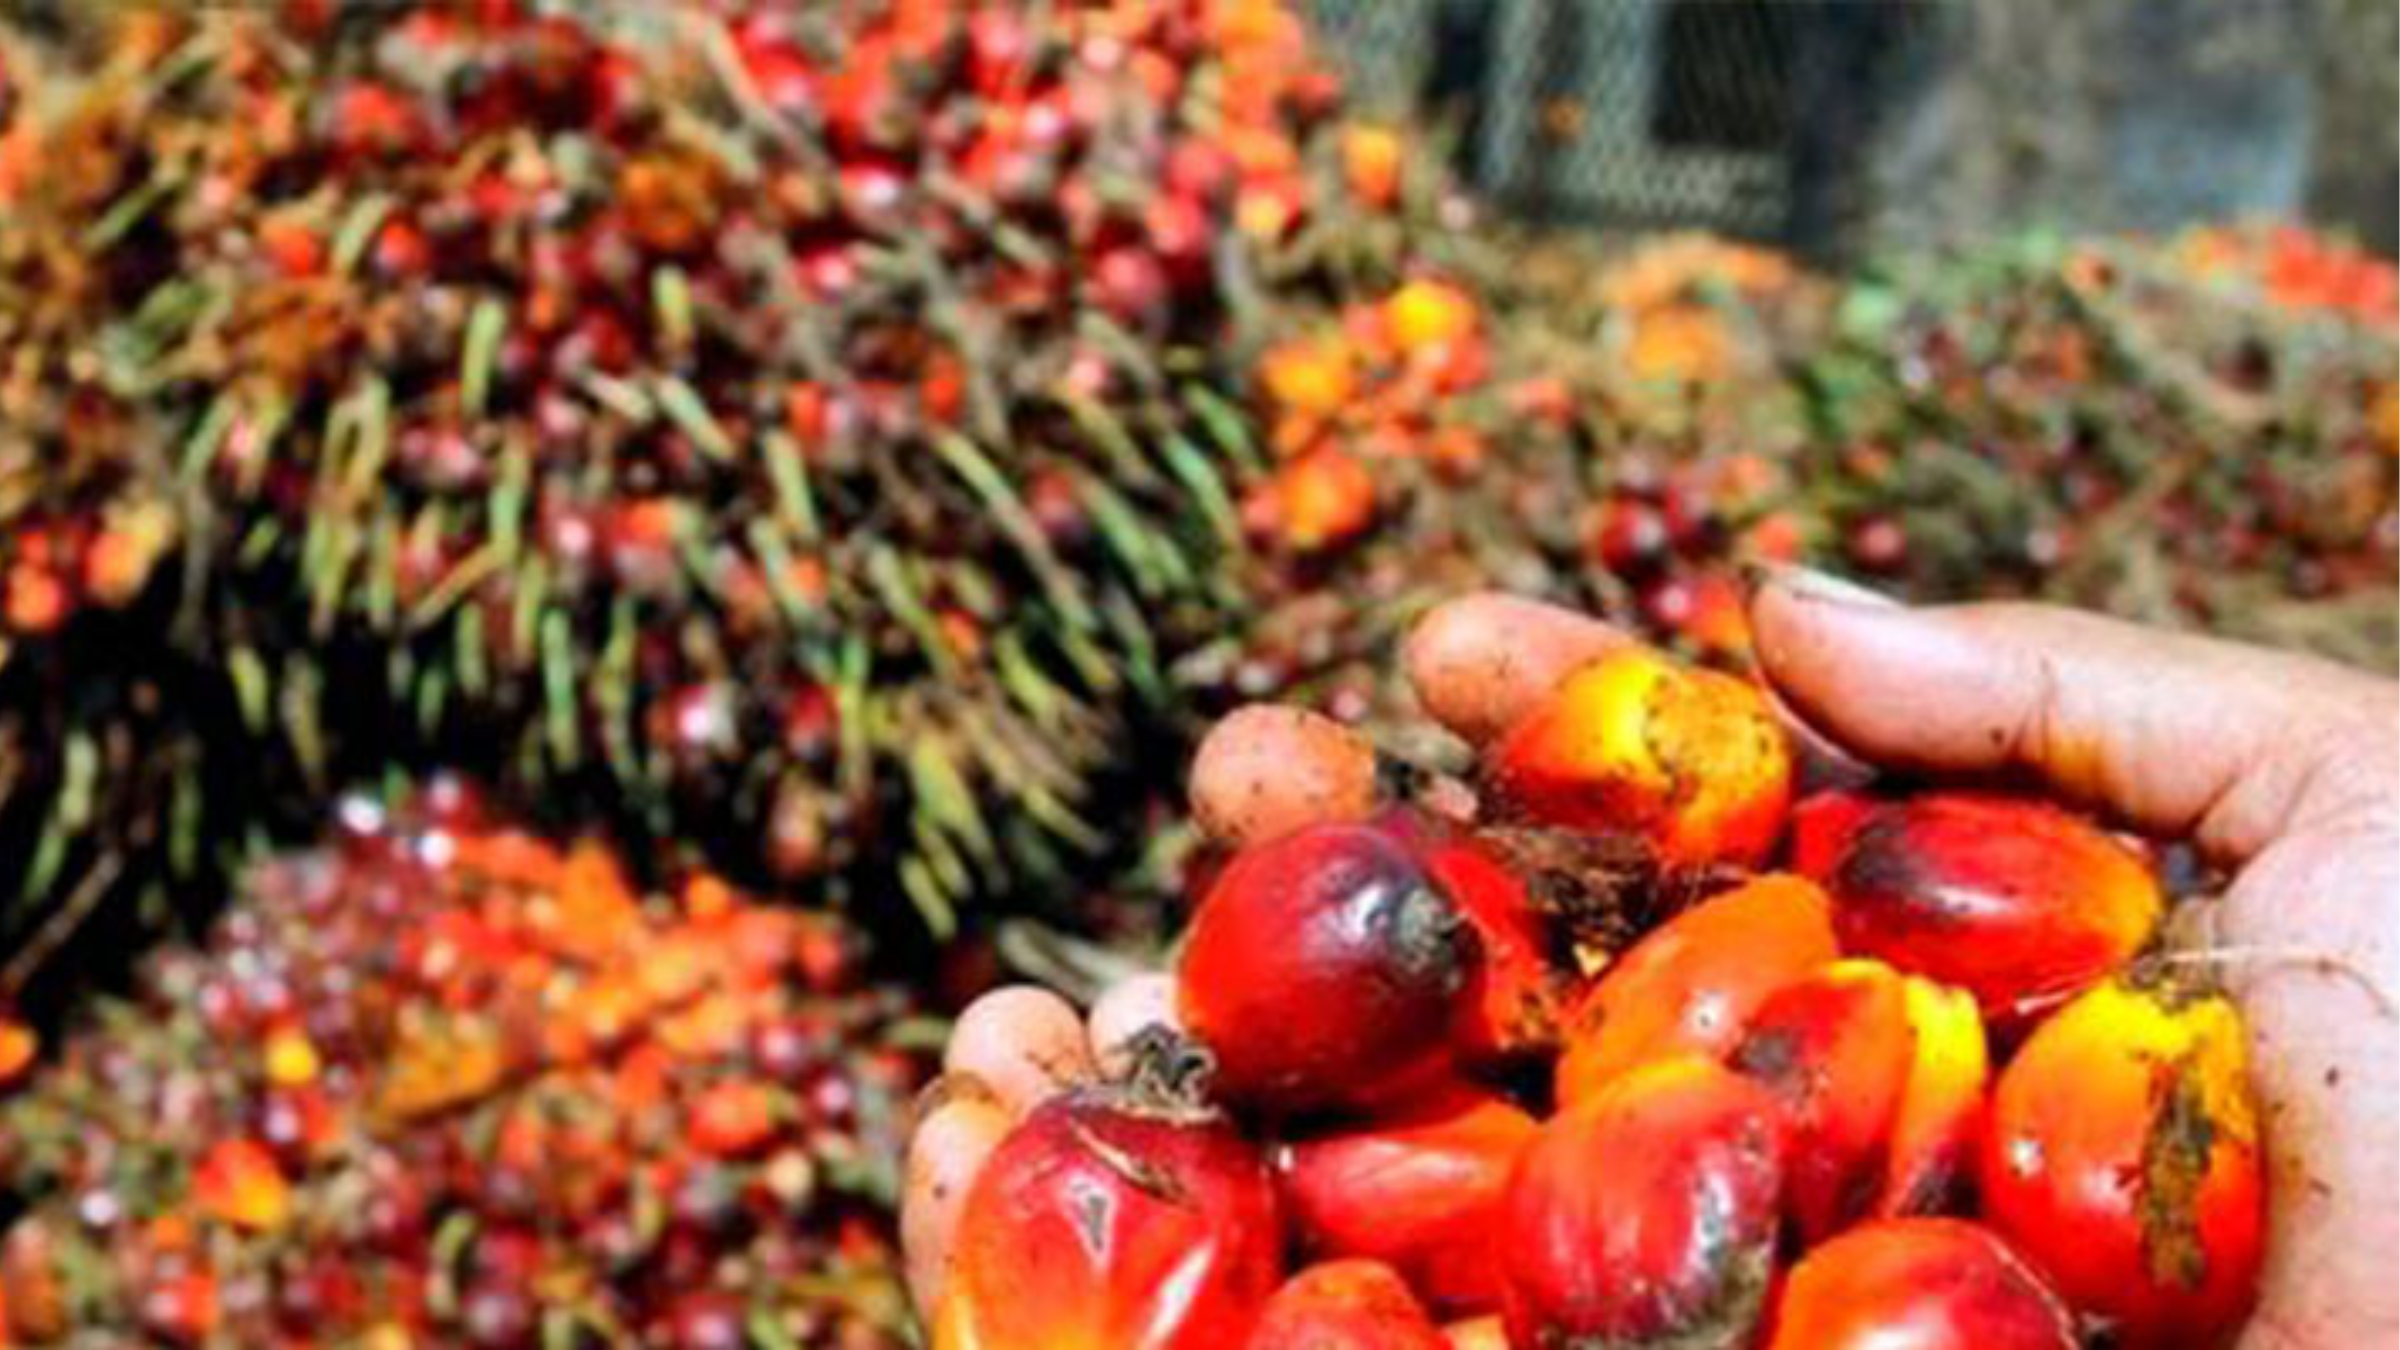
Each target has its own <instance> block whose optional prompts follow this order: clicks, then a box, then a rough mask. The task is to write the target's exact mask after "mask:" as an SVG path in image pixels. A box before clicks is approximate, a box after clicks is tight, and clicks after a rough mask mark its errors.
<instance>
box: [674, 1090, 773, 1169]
mask: <svg viewBox="0 0 2400 1350" xmlns="http://www.w3.org/2000/svg"><path fill="white" fill-rule="evenodd" d="M782 1123H783V1104H782V1102H781V1100H780V1098H779V1096H778V1094H777V1093H776V1092H775V1091H774V1089H772V1088H769V1087H768V1086H766V1085H765V1084H763V1083H759V1082H754V1081H752V1080H750V1079H746V1078H729V1079H727V1080H725V1081H724V1082H721V1083H715V1084H712V1085H710V1086H709V1087H708V1088H706V1089H705V1090H703V1091H702V1092H701V1093H700V1094H699V1095H698V1096H696V1097H694V1098H693V1099H692V1102H691V1105H690V1107H689V1108H687V1110H686V1113H685V1118H684V1138H685V1139H687V1140H688V1141H690V1143H691V1145H692V1147H693V1148H696V1149H698V1150H699V1151H700V1152H702V1153H705V1154H707V1155H709V1156H710V1157H714V1158H738V1157H746V1156H748V1155H751V1154H754V1153H757V1152H759V1151H760V1150H762V1149H764V1148H765V1147H766V1146H767V1145H768V1144H770V1143H772V1142H774V1139H775V1135H776V1132H777V1131H778V1129H780V1127H781V1125H782Z"/></svg>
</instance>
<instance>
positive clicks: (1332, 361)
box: [1258, 333, 1358, 419]
mask: <svg viewBox="0 0 2400 1350" xmlns="http://www.w3.org/2000/svg"><path fill="white" fill-rule="evenodd" d="M1258 378H1259V383H1260V384H1261V385H1263V386H1264V387H1265V389H1266V392H1267V397H1268V398H1269V399H1270V400H1272V401H1273V403H1274V404H1275V407H1276V408H1277V409H1278V410H1279V411H1281V412H1285V413H1297V414H1300V415H1302V416H1305V417H1310V418H1316V419H1325V418H1331V417H1335V416H1338V415H1340V413H1341V411H1342V409H1344V408H1345V407H1347V406H1349V403H1350V399H1351V397H1352V395H1354V394H1355V393H1357V391H1358V372H1357V365H1356V362H1355V359H1354V358H1353V356H1352V353H1351V350H1350V343H1349V340H1348V339H1346V338H1344V337H1342V336H1341V335H1340V334H1338V333H1335V334H1327V335H1325V336H1322V337H1305V338H1294V339H1292V340H1290V341H1288V342H1281V343H1278V344H1276V345H1275V346H1273V347H1270V348H1268V349H1267V352H1266V354H1265V355H1263V356H1261V357H1260V358H1259V361H1258Z"/></svg>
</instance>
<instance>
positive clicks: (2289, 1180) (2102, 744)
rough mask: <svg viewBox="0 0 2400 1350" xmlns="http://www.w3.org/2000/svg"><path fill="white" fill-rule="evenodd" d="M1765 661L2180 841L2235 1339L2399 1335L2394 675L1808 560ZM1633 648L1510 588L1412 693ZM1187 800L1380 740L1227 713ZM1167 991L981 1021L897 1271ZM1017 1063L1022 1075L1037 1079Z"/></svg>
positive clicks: (928, 1287)
mask: <svg viewBox="0 0 2400 1350" xmlns="http://www.w3.org/2000/svg"><path fill="white" fill-rule="evenodd" d="M1752 619H1753V623H1754V626H1755V629H1756V636H1757V652H1758V658H1759V663H1760V666H1761V669H1762V672H1763V674H1764V675H1765V677H1766V678H1767V680H1768V681H1769V683H1770V684H1771V686H1772V687H1773V688H1774V689H1775V691H1776V692H1777V694H1778V695H1779V696H1780V697H1781V698H1782V700H1783V701H1784V703H1785V705H1786V706H1787V707H1788V708H1789V709H1790V710H1791V712H1792V713H1793V715H1794V718H1795V721H1796V722H1797V723H1798V724H1799V725H1800V726H1801V727H1802V729H1803V730H1804V731H1805V732H1807V733H1813V734H1814V735H1815V736H1818V737H1822V738H1823V739H1824V740H1825V741H1827V742H1830V743H1831V744H1832V745H1833V746H1836V747H1839V748H1840V749H1841V750H1842V751H1845V752H1847V753H1849V754H1851V755H1854V756H1856V757H1858V758H1860V759H1863V760H1866V761H1868V762H1870V763H1873V764H1876V765H1878V766H1882V767H1887V768H1892V769H1898V770H1905V771H1911V772H1922V773H1927V774H1934V775H1941V776H1949V777H1985V776H1994V775H2001V776H2009V775H2013V776H2020V777H2030V778H2032V779H2034V780H2036V781H2038V782H2040V783H2041V784H2043V785H2045V786H2047V787H2048V788H2049V789H2050V790H2051V791H2053V792H2055V793H2057V794H2059V795H2061V796H2064V797H2066V798H2069V799H2071V800H2076V801H2079V802H2081V803H2083V804H2085V805H2087V806H2089V807H2091V808H2092V809H2094V810H2096V811H2099V812H2101V813H2103V814H2105V815H2108V816H2110V817H2111V818H2113V819H2116V820H2118V821H2120V822H2122V823H2124V824H2126V825H2128V826H2130V827H2132V828H2136V829H2139V830H2142V831H2144V832H2146V833H2150V834H2154V835H2160V836H2170V837H2189V838H2191V839H2192V840H2193V841H2194V842H2195V843H2196V844H2197V845H2198V846H2199V847H2200V848H2201V849H2202V850H2203V851H2204V852H2205V853H2206V854H2207V855H2208V856H2209V857H2210V858H2211V859H2212V860H2214V861H2216V862H2218V863H2220V864H2222V865H2224V866H2225V867H2227V868H2228V869H2231V870H2232V871H2233V873H2234V881H2233V884H2232V885H2231V886H2230V888H2229V889H2228V890H2227V892H2226V894H2225V896H2224V899H2223V901H2222V902H2221V904H2220V905H2219V906H2218V907H2217V909H2216V911H2215V918H2216V924H2215V932H2214V934H2213V937H2212V940H2211V942H2210V946H2211V949H2212V951H2213V952H2214V953H2215V954H2216V956H2218V957H2221V958H2222V962H2223V965H2224V969H2225V974H2226V979H2227V983H2228V984H2229V986H2230V988H2231V989H2232V991H2233V992H2234V994H2235V996H2236V997H2237V998H2239V999H2240V1000H2241V1002H2242V1004H2243V1007H2244V1011H2245V1013H2246V1014H2247V1016H2248V1020H2249V1025H2250V1028H2251V1034H2252V1038H2253V1047H2252V1048H2253V1054H2254V1062H2255V1064H2256V1074H2257V1079H2258V1088H2259V1090H2260V1093H2261V1096H2262V1099H2263V1100H2264V1101H2265V1103H2266V1106H2267V1117H2266V1119H2267V1130H2268V1139H2267V1143H2268V1149H2269V1155H2270V1163H2271V1168H2272V1171H2271V1182H2270V1185H2271V1193H2272V1195H2273V1197H2274V1199H2273V1207H2274V1212H2273V1234H2272V1238H2271V1241H2270V1246H2269V1263H2268V1268H2267V1270H2266V1273H2265V1278H2264V1285H2263V1290H2262V1298H2261V1302H2260V1306H2259V1309H2258V1312H2257V1314H2256V1316H2255V1317H2254V1318H2253V1320H2252V1322H2251V1324H2250V1330H2249V1333H2248V1335H2247V1337H2246V1338H2245V1340H2244V1342H2243V1345H2244V1347H2245V1350H2300V1348H2301V1347H2310V1348H2311V1350H2313V1348H2315V1347H2336V1346H2340V1347H2347V1346H2354V1345H2366V1344H2383V1343H2388V1342H2389V1341H2390V1340H2391V1337H2392V1335H2393V1333H2394V1331H2395V1330H2400V1291H2396V1289H2395V1284H2394V1282H2393V1281H2392V1280H2391V1279H2390V1278H2389V1275H2390V1272H2389V1269H2388V1267H2389V1264H2390V1258H2391V1253H2392V1252H2394V1251H2395V1250H2400V1207H2395V1205H2394V1204H2393V1203H2392V1202H2393V1200H2394V1199H2395V1192H2396V1190H2400V1187H2396V1186H2395V1181H2396V1180H2400V1143H2396V1141H2395V1136H2394V1131H2393V1128H2392V1126H2391V1124H2390V1122H2391V1121H2392V1120H2393V1119H2395V1116H2396V1112H2400V1015H2396V1014H2395V1012H2394V1009H2393V1006H2392V1003H2391V998H2392V995H2391V994H2390V992H2388V991H2392V990H2395V989H2400V943H2396V942H2395V941H2394V935H2393V932H2392V930H2393V927H2394V923H2393V917H2392V916H2391V915H2390V914H2388V913H2386V910H2387V908H2388V907H2389V906H2392V905H2393V904H2395V903H2400V687H2395V686H2394V685H2392V684H2390V683H2387V682H2385V681H2381V680H2377V679H2374V678H2372V677H2369V676H2365V675H2361V674H2358V673H2356V672H2352V671H2348V670H2344V669H2342V668H2339V667H2336V666H2332V665H2329V664H2326V663H2323V662H2319V661H2315V660H2311V659H2308V658H2302V657H2294V656H2286V655H2281V654H2277V653H2271V652H2265V651H2258V650H2254V649H2250V648H2244V647H2238V646H2233V645H2230V644H2225V643H2219V642H2213V641H2209V640H2206V639H2201V638H2193V637H2185V636H2179V635H2173V634H2167V633H2162V632H2155V631H2151V630H2146V629H2141V628H2136V627H2132V626H2129V625H2125V624H2121V623H2116V622H2113V621H2110V620H2105V619H2100V618H2096V617H2093V616H2089V615H2082V614H2076V613H2071V612H2066V611H2060V610H2054V609H2046V608H2041V607H2035V606H2023V605H1970V606H1961V607H1955V608H1948V609H1931V610H1906V609H1901V608H1899V607H1897V606H1894V605H1892V604H1891V603H1890V602H1889V601H1886V600H1884V599H1882V598H1881V597H1877V596H1874V595H1872V594H1870V593H1866V592H1860V591H1856V590H1853V589H1852V588H1849V587H1847V586H1844V585H1842V584H1840V583H1838V582H1833V581H1831V579H1829V578H1822V577H1817V576H1814V575H1811V574H1805V573H1801V574H1789V575H1786V576H1783V577H1780V578H1777V579H1774V580H1771V581H1769V582H1768V583H1767V584H1766V585H1764V586H1763V587H1762V588H1761V589H1760V591H1759V593H1758V595H1757V596H1756V597H1755V599H1754V601H1753V606H1752ZM1626 641H1628V639H1627V638H1625V637H1624V636H1623V635H1621V634H1619V633H1617V632H1616V631H1615V630H1613V629H1610V628H1609V627H1607V626H1606V625H1603V624H1600V623H1598V622H1596V621H1594V620H1591V619H1588V618H1584V617H1582V616H1579V615H1574V614H1570V613H1566V612H1564V611H1560V610H1556V609H1551V608H1548V607H1545V606H1541V605H1535V604H1531V603H1529V602H1525V601H1521V600H1515V599H1510V598H1506V597H1499V596H1485V597H1475V598H1471V599H1466V600H1461V601H1457V602H1454V603H1452V604H1450V605H1447V606H1445V607H1443V608H1442V609H1440V610H1437V611H1436V612H1435V613H1434V614H1432V615H1430V616H1428V618H1427V619H1426V621H1425V622H1424V623H1423V624H1422V625H1420V627H1419V629H1418V631H1417V633H1416V634H1415V635H1414V636H1413V638H1412V639H1411V641H1410V643H1409V647H1408V651H1407V666H1408V675H1409V678H1410V679H1411V681H1412V682H1413V683H1414V685H1415V687H1416V689H1417V692H1418V694H1419V696H1420V698H1421V700H1422V701H1423V703H1424V705H1425V707H1426V709H1427V711H1428V712H1430V713H1431V714H1432V715H1433V716H1434V717H1435V718H1437V719H1438V720H1440V721H1441V722H1443V723H1444V724H1445V725H1447V726H1448V727H1450V729H1451V730H1453V731H1455V732H1457V733H1458V734H1459V735H1461V736H1462V737H1465V738H1466V739H1467V740H1469V741H1470V742H1474V743H1478V744H1480V743H1482V742H1483V741H1485V740H1488V739H1489V738H1491V737H1492V736H1494V735H1496V734H1498V733H1499V732H1500V731H1501V730H1503V729H1505V728H1506V727H1507V726H1508V725H1509V724H1510V723H1512V722H1513V721H1515V720H1516V718H1517V716H1518V715H1519V714H1520V713H1522V712H1523V711H1524V710H1525V709H1526V707H1527V706H1528V705H1529V704H1530V703H1531V702H1532V701H1533V700H1534V699H1536V698H1538V697H1540V696H1541V695H1542V694H1543V693H1545V692H1546V691H1547V690H1548V689H1549V688H1550V687H1551V686H1552V685H1553V684H1555V683H1556V682H1557V680H1558V679H1559V678H1561V677H1562V676H1563V675H1564V674H1566V673H1567V672H1568V671H1570V670H1572V669H1573V668H1574V667H1576V666H1578V665H1581V664H1582V663H1583V662H1585V661H1588V660H1590V659H1591V658H1592V657H1594V656H1596V655H1599V654H1600V653H1602V652H1604V651H1606V650H1608V649H1609V648H1611V647H1613V646H1616V645H1619V644H1621V643H1624V642H1626ZM1192 792H1193V803H1194V811H1195V814H1196V816H1197V818H1198V819H1199V820H1200V822H1201V823H1202V825H1203V827H1204V828H1206V829H1208V830H1209V831H1210V833H1211V834H1212V835H1214V836H1216V837H1217V838H1219V839H1220V840H1222V841H1224V842H1227V843H1235V844H1238V843H1240V842H1243V841H1245V840H1250V839H1260V838H1267V837H1272V836H1273V835H1276V834H1280V833H1283V832H1286V831H1288V830H1290V829H1293V828H1297V827H1298V826H1301V825H1304V824H1308V823H1311V822H1314V821H1318V820H1325V819H1340V818H1348V817H1352V816H1358V815H1363V814H1365V813H1366V812H1367V811H1368V810H1370V809H1371V808H1372V805H1373V801H1374V769H1373V757H1372V754H1371V752H1370V751H1369V750H1368V749H1367V747H1366V746H1365V745H1364V744H1363V742H1361V741H1360V740H1359V739H1358V738H1357V737H1355V736H1354V735H1351V734H1350V733H1347V732H1345V731H1343V730H1342V729H1340V728H1338V727H1336V726H1334V725H1333V724H1331V723H1328V722H1325V721H1323V720H1322V719H1317V718H1313V717H1310V716H1308V715H1306V714H1300V713H1295V712H1292V711H1289V710H1279V709H1253V710H1245V712H1243V713H1241V714H1237V715H1236V716H1234V717H1232V718H1228V719H1227V720H1226V721H1225V722H1224V723H1223V724H1221V725H1220V726H1219V727H1218V728H1217V730H1216V731H1215V732H1213V733H1212V734H1211V736H1210V737H1209V739H1208V741H1207V743H1206V744H1205V745H1204V746H1203V747H1202V750H1201V753H1200V756H1199V758H1198V760H1197V761H1196V763H1195V766H1194V772H1193V783H1192ZM1171 1020H1172V993H1171V987H1170V986H1169V985H1168V983H1167V981H1166V980H1165V978H1164V977H1162V976H1144V977H1139V978H1138V979H1136V980H1134V981H1130V982H1128V983H1127V984H1126V985H1125V986H1122V987H1120V988H1119V989H1116V990H1112V991H1111V992H1110V993H1109V995H1107V996H1106V997H1104V998H1103V999H1102V1000H1101V1002H1100V1004H1099V1005H1098V1006H1097V1007H1095V1009H1094V1012H1093V1016H1092V1018H1091V1020H1090V1022H1089V1024H1088V1025H1087V1024H1086V1023H1085V1022H1084V1021H1082V1020H1081V1019H1078V1018H1076V1016H1075V1015H1074V1013H1073V1010H1072V1009H1070V1008H1068V1007H1067V1006H1066V1004H1065V1003H1064V1002H1063V1001H1062V1000H1058V999H1057V998H1056V996H1054V995H1048V994H1044V993H1041V992H1039V991H1033V990H1024V989H1018V990H1007V991H1002V992H1000V993H998V994H994V995H991V996H989V997H988V998H987V999H986V1000H984V1001H981V1002H979V1003H978V1004H977V1005H976V1006H975V1007H974V1008H971V1009H969V1011H968V1013H967V1015H966V1017H964V1018H962V1020H961V1024H960V1029H959V1032H958V1034H957V1035H956V1036H955V1037H954V1038H953V1041H952V1045H951V1050H950V1054H949V1056H948V1059H947V1064H946V1067H947V1068H948V1069H949V1070H951V1071H952V1072H953V1073H954V1074H956V1075H958V1081H960V1082H962V1083H963V1082H971V1081H974V1080H977V1079H980V1080H982V1081H984V1082H986V1083H988V1084H991V1085H992V1086H991V1087H989V1088H988V1089H975V1088H962V1089H959V1090H957V1091H956V1092H954V1093H953V1094H952V1095H950V1096H949V1097H948V1098H947V1099H945V1100H943V1101H941V1102H940V1103H939V1104H938V1105H937V1106H936V1107H935V1108H934V1109H933V1110H932V1111H931V1112H929V1114H928V1116H927V1118H926V1120H925V1122H924V1124H923V1126H922V1127H921V1128H920V1130H919V1133H918V1136H917V1138H916V1140H915V1142H914V1144H913V1146H912V1149H911V1157H910V1164H909V1193H908V1196H907V1200H906V1207H905V1209H904V1213H903V1226H904V1237H905V1240H906V1243H907V1246H908V1252H909V1261H910V1273H911V1279H912V1284H913V1287H914V1288H915V1290H916V1292H917V1296H918V1298H919V1301H920V1306H921V1307H927V1308H930V1306H931V1303H932V1298H933V1296H934V1291H935V1290H936V1289H937V1288H938V1284H939V1280H940V1272H941V1264H942V1260H943V1257H944V1254H945V1252H946V1249H947V1245H948V1235H949V1230H950V1225H951V1223H952V1222H953V1221H954V1219H955V1216H956V1213H957V1207H958V1203H959V1201H960V1200H961V1199H962V1198H963V1196H964V1193H965V1190H966V1183H967V1181H968V1180H970V1179H971V1178H972V1177H973V1175H974V1172H975V1170H976V1169H977V1167H979V1166H980V1164H981V1162H982V1160H983V1159H984V1157H986V1156H987V1155H988V1154H989V1152H990V1150H991V1148H992V1147H993V1146H994V1145H995V1144H996V1143H997V1142H998V1140H999V1138H1000V1137H1001V1136H1002V1135H1003V1134H1004V1133H1005V1132H1006V1130H1007V1128H1008V1125H1009V1124H1010V1123H1011V1122H1012V1121H1013V1120H1014V1118H1015V1114H1016V1113H1018V1112H1021V1111H1022V1110H1023V1109H1025V1108H1026V1107H1028V1106H1029V1105H1031V1104H1032V1103H1033V1102H1036V1101H1038V1100H1039V1099H1040V1097H1041V1096H1043V1095H1046V1093H1047V1092H1049V1091H1053V1090H1055V1089H1056V1087H1057V1086H1058V1085H1060V1084H1061V1083H1063V1082H1065V1081H1071V1080H1072V1078H1073V1077H1075V1076H1077V1075H1080V1074H1087V1073H1090V1072H1093V1071H1095V1069H1099V1068H1104V1067H1105V1065H1103V1064H1102V1063H1101V1061H1102V1060H1103V1059H1104V1058H1105V1054H1104V1053H1103V1052H1102V1051H1095V1050H1094V1048H1093V1047H1094V1046H1095V1045H1097V1046H1100V1047H1102V1048H1103V1051H1107V1052H1112V1053H1113V1050H1114V1048H1115V1047H1118V1046H1121V1045H1122V1043H1123V1041H1124V1039H1125V1038H1126V1037H1127V1036H1129V1035H1130V1034H1131V1033H1132V1032H1134V1031H1137V1030H1139V1029H1140V1028H1141V1027H1142V1026H1144V1025H1148V1024H1151V1023H1155V1022H1171ZM1029 1066H1031V1067H1029Z"/></svg>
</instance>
